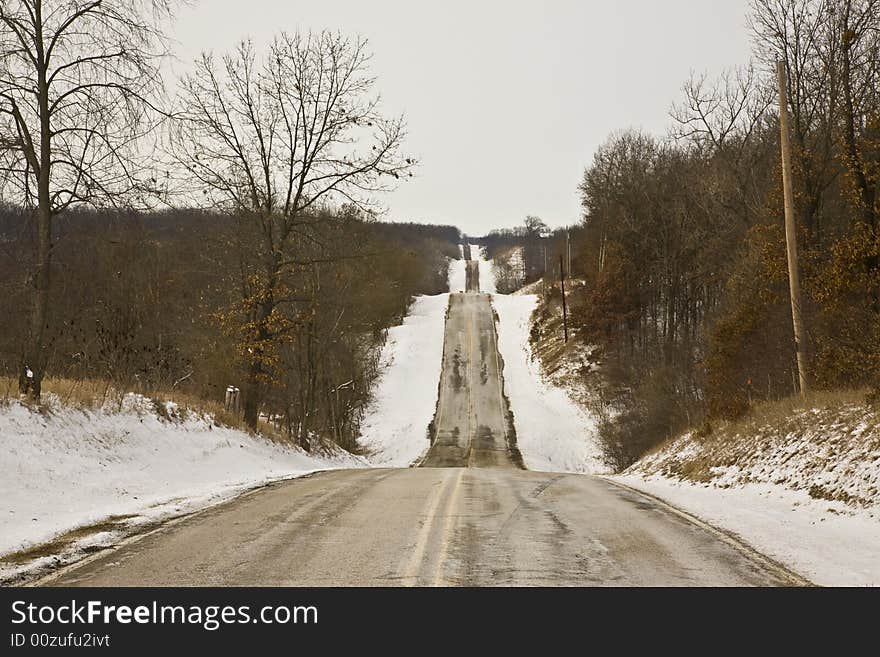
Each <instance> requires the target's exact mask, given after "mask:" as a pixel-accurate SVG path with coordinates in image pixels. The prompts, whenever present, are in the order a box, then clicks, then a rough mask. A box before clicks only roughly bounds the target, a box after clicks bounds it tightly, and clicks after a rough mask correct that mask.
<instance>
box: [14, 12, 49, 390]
mask: <svg viewBox="0 0 880 657" xmlns="http://www.w3.org/2000/svg"><path fill="white" fill-rule="evenodd" d="M35 11H36V19H37V20H36V21H35V24H36V30H37V31H36V34H35V35H34V36H35V39H34V41H35V44H36V56H37V99H38V105H39V114H40V156H39V158H40V176H39V179H38V181H37V202H38V205H37V254H36V256H37V257H36V262H35V263H34V278H33V294H32V296H31V326H30V334H29V335H28V341H27V345H26V347H25V354H24V362H23V363H22V368H21V374H20V375H19V390H20V392H21V393H22V394H24V395H27V397H28V399H30V400H31V401H34V402H39V401H40V394H41V392H42V386H43V377H44V376H45V373H46V364H47V363H46V361H47V356H46V352H47V349H46V344H45V341H46V330H47V328H48V325H49V274H50V269H51V266H52V205H51V203H52V199H51V196H50V180H51V177H50V172H51V166H52V146H51V140H52V136H51V134H52V133H51V126H50V123H49V83H48V80H47V78H46V66H45V53H44V50H43V34H42V6H41V4H40V3H37V4H36V6H35Z"/></svg>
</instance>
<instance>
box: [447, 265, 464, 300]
mask: <svg viewBox="0 0 880 657" xmlns="http://www.w3.org/2000/svg"><path fill="white" fill-rule="evenodd" d="M466 269H467V263H466V262H465V260H464V259H459V260H450V261H449V291H450V292H464V290H465V285H466V284H467V274H466V273H465V270H466Z"/></svg>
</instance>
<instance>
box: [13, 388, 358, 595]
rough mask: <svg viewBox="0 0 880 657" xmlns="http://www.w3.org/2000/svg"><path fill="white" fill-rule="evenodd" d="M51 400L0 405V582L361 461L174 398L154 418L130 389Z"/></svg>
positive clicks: (145, 402)
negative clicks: (252, 491)
mask: <svg viewBox="0 0 880 657" xmlns="http://www.w3.org/2000/svg"><path fill="white" fill-rule="evenodd" d="M50 406H52V407H55V408H56V410H51V411H45V412H43V413H40V412H36V411H32V410H31V409H30V408H28V407H27V406H25V405H23V404H21V403H19V402H18V401H11V402H9V403H8V404H6V405H4V406H0V469H2V472H3V477H2V479H0V500H2V504H0V506H2V508H0V555H6V557H5V558H4V557H0V560H2V561H3V562H4V563H3V566H2V567H0V580H3V579H9V578H10V577H14V576H15V575H16V574H18V573H21V572H23V571H33V570H34V569H39V568H40V567H44V566H46V565H50V564H51V565H56V564H58V563H61V562H64V561H65V560H67V559H69V558H72V557H75V556H77V555H78V554H81V553H82V552H83V551H87V550H94V549H95V548H96V547H97V546H100V545H103V544H112V543H113V542H115V541H117V540H118V539H119V538H120V537H121V536H124V535H125V534H126V533H129V532H130V531H131V530H133V529H135V528H137V527H143V526H144V525H145V524H149V523H152V522H155V521H156V520H159V519H163V518H167V517H171V516H176V515H180V514H182V513H187V512H190V511H194V510H196V509H199V508H201V507H205V506H208V505H211V504H216V503H218V502H222V501H224V500H227V499H229V498H231V497H233V496H235V495H236V494H238V493H241V492H242V491H244V490H247V489H248V488H252V487H255V486H259V485H261V484H265V483H267V482H269V481H273V480H277V479H284V478H289V477H294V476H298V475H303V474H306V473H309V472H314V471H316V470H325V469H330V468H338V467H353V466H360V465H363V461H362V459H359V458H356V457H353V456H351V455H348V454H345V453H340V454H339V455H338V456H334V457H330V456H320V457H315V456H310V455H308V454H305V453H304V452H302V451H301V450H298V449H293V448H289V447H285V446H282V445H279V444H277V443H273V442H270V441H268V440H266V439H262V438H257V437H253V436H251V435H249V434H247V433H244V432H242V431H238V430H236V429H231V428H228V427H222V426H216V425H215V424H214V423H213V422H212V421H211V418H210V417H200V416H196V415H194V414H191V413H190V414H182V413H180V411H179V410H178V409H176V407H175V406H174V405H173V404H169V405H167V406H166V412H165V414H166V415H168V416H169V417H168V419H164V418H160V417H159V414H157V412H156V408H155V406H154V404H153V402H152V401H151V400H149V399H146V398H145V397H141V396H139V395H133V394H130V395H127V396H126V397H125V398H124V400H123V404H122V407H121V408H118V409H113V410H108V409H76V408H69V407H63V406H61V405H60V404H57V403H56V404H51V405H50ZM73 530H76V531H73ZM59 537H62V540H59ZM47 541H53V543H54V545H53V547H52V549H51V550H48V551H46V554H45V555H43V558H42V559H37V560H36V561H34V560H33V559H32V558H31V557H33V556H35V555H29V554H28V553H27V551H28V549H29V548H31V547H32V546H35V545H39V544H42V543H45V542H47ZM10 555H12V556H10Z"/></svg>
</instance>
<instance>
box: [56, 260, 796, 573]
mask: <svg viewBox="0 0 880 657" xmlns="http://www.w3.org/2000/svg"><path fill="white" fill-rule="evenodd" d="M476 264H477V263H473V264H472V265H471V264H469V267H468V270H469V271H468V282H469V285H468V290H470V291H469V292H467V293H464V294H453V295H451V296H450V306H449V312H448V317H447V324H446V334H445V343H444V354H443V372H442V378H441V383H440V391H439V399H438V404H437V412H436V415H435V418H434V423H433V424H434V427H433V429H434V439H433V444H432V446H431V448H430V450H429V451H428V454H427V456H426V458H425V459H424V460H423V462H422V464H421V465H422V466H423V467H420V468H408V469H396V470H395V469H364V470H348V471H335V472H326V473H322V474H317V475H313V476H310V477H306V478H303V479H297V480H292V481H288V482H284V483H278V484H274V485H272V486H269V487H266V488H262V489H259V490H257V491H254V492H252V493H250V494H247V495H244V496H242V497H240V498H238V499H236V500H233V501H231V502H229V503H227V504H224V505H221V506H218V507H214V508H211V509H208V510H206V511H203V512H201V513H198V514H195V515H193V516H190V517H188V518H185V519H182V520H179V521H176V522H172V523H169V524H167V525H165V526H163V527H160V528H159V529H157V530H155V531H153V532H152V533H150V534H147V535H146V536H143V537H140V538H137V539H136V540H133V541H129V542H126V543H124V544H123V545H121V546H120V547H118V548H117V549H114V550H112V551H109V552H106V553H102V554H99V555H95V556H93V557H92V558H90V559H89V560H87V561H85V562H82V563H80V564H78V565H76V566H74V567H72V568H69V569H67V570H65V571H63V572H61V573H59V574H57V575H56V576H55V577H54V578H50V579H47V580H44V581H43V582H42V583H44V584H51V585H61V586H133V585H139V586H162V585H170V586H187V585H189V586H202V585H204V586H227V585H242V586H244V585H265V586H278V585H280V586H285V585H289V586H294V585H295V586H300V585H302V586H309V585H310V586H393V585H414V586H431V585H455V586H495V585H503V586H507V585H547V586H568V585H613V586H623V585H635V586H653V585H658V586H677V585H685V586H694V585H699V586H728V585H730V586H748V585H784V584H793V583H802V582H801V581H800V580H798V579H796V578H795V577H794V576H791V575H790V574H788V573H787V572H786V571H784V570H783V569H782V568H780V567H778V566H776V565H775V564H773V563H772V562H770V561H768V560H766V559H764V558H763V557H761V556H760V555H758V554H756V553H754V552H753V551H751V550H749V549H748V548H746V547H745V546H742V545H740V544H738V543H737V542H736V541H734V540H733V539H731V538H730V537H727V536H726V535H724V534H721V533H719V532H717V531H715V530H713V529H712V528H710V527H707V526H705V525H704V524H702V523H700V522H699V521H696V520H695V519H692V518H689V517H687V516H685V515H684V514H681V513H680V512H678V511H676V510H674V509H672V508H671V507H669V506H667V505H665V504H664V503H662V502H660V501H658V500H655V499H653V498H650V497H648V496H645V495H642V494H640V493H637V492H634V491H631V490H629V489H627V488H623V487H620V486H618V485H616V484H614V483H612V482H610V481H607V480H605V479H603V478H599V477H589V476H584V475H563V474H548V473H540V472H528V471H525V470H523V469H521V467H522V460H521V458H520V456H519V453H518V451H517V450H516V444H515V436H514V435H513V429H512V426H511V423H510V422H509V414H508V413H507V407H506V401H505V399H504V397H503V392H502V390H503V388H502V365H501V361H500V358H499V356H498V350H497V346H496V333H495V324H494V319H493V311H492V306H491V301H490V297H489V296H488V295H485V294H480V293H479V291H478V287H477V286H478V281H479V275H478V274H479V272H478V271H476ZM472 269H473V271H472Z"/></svg>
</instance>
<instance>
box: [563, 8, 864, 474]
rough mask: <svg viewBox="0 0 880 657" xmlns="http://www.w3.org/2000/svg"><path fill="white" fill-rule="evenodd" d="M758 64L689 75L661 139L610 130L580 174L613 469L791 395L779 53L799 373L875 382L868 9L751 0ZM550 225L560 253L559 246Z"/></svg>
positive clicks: (583, 299)
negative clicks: (789, 146) (779, 70)
mask: <svg viewBox="0 0 880 657" xmlns="http://www.w3.org/2000/svg"><path fill="white" fill-rule="evenodd" d="M750 29H751V31H752V36H753V42H754V62H753V64H752V65H750V66H747V67H745V68H742V69H738V70H734V71H730V72H727V73H725V74H723V75H721V76H720V77H719V78H718V79H715V80H713V79H709V78H707V77H706V76H700V75H695V76H692V78H691V79H690V80H689V81H688V82H687V83H686V84H685V85H684V87H683V99H682V101H681V102H679V103H677V104H676V105H675V106H674V107H673V109H672V112H671V116H672V120H673V123H672V130H671V132H670V136H669V137H667V138H657V137H654V136H651V135H648V134H644V133H642V132H638V131H633V130H627V131H624V132H619V133H616V134H614V135H612V136H611V137H610V138H609V139H608V140H607V141H606V142H605V144H604V145H603V146H602V147H601V148H600V149H599V151H598V152H597V153H596V155H595V157H594V160H593V163H592V164H591V165H590V166H589V167H588V168H587V169H586V171H585V172H584V176H583V180H582V182H581V185H580V188H579V189H580V193H581V198H582V205H583V210H584V220H583V224H582V226H580V227H579V228H578V229H577V230H574V231H573V232H572V241H573V243H574V246H573V250H574V253H575V256H574V258H573V268H574V274H575V275H577V276H579V277H581V278H583V279H584V281H585V283H586V284H585V286H584V288H582V290H578V291H577V292H576V293H575V294H574V295H573V297H572V298H571V299H570V302H571V306H572V318H573V321H574V323H575V325H576V327H577V328H578V333H577V334H578V336H579V340H581V341H582V342H583V343H586V344H589V345H597V346H599V347H600V351H601V357H600V358H601V360H602V362H603V368H604V371H605V374H606V380H607V383H606V389H605V390H604V391H603V393H602V394H603V398H604V399H605V402H606V407H607V408H608V409H609V411H608V415H607V418H606V420H607V421H606V422H605V423H604V429H603V431H604V434H605V438H606V444H607V445H608V446H609V450H610V451H611V452H612V454H611V457H612V459H613V460H614V461H616V462H617V464H618V465H626V464H628V463H631V462H632V461H633V460H634V459H635V458H637V457H638V456H639V455H641V454H642V453H644V451H645V450H646V449H647V448H649V447H650V446H652V445H654V444H656V443H657V442H660V441H662V440H664V439H666V438H668V437H670V436H671V435H673V434H674V432H676V431H681V430H683V429H685V428H687V427H699V426H701V424H705V423H710V422H712V420H713V419H715V418H735V417H738V416H740V415H742V414H743V413H745V412H747V410H748V408H749V404H750V403H752V402H753V401H755V400H760V399H778V398H781V397H784V396H787V395H790V394H793V393H796V392H797V390H798V383H797V369H796V364H795V345H794V337H793V334H792V323H791V313H790V306H789V303H788V297H789V290H788V272H787V268H786V255H785V234H784V229H783V193H782V172H781V168H780V163H779V152H780V150H779V134H780V133H779V121H778V113H777V111H776V106H775V102H776V98H777V96H776V77H775V74H776V62H777V61H781V62H782V65H783V68H784V72H785V76H786V78H787V83H788V88H789V90H790V92H789V102H788V108H789V112H790V115H791V124H792V126H791V139H792V143H793V156H792V160H793V174H794V175H793V181H792V184H793V190H794V201H795V202H794V207H795V214H796V217H797V227H798V230H797V239H798V243H799V244H798V246H799V248H800V267H801V271H802V277H803V286H804V300H803V310H804V314H805V316H806V318H807V321H806V326H807V329H808V334H807V338H808V344H809V346H810V349H809V352H808V355H807V356H808V359H809V370H810V371H811V372H813V373H814V377H813V378H814V381H813V383H814V385H815V386H817V387H818V388H820V389H833V388H839V387H849V388H858V387H863V386H876V385H877V383H878V381H877V378H876V372H877V371H878V370H877V365H878V364H880V363H878V358H880V342H878V338H880V322H878V320H880V317H878V312H880V305H878V295H880V278H878V262H880V260H878V256H880V251H878V247H880V242H878V234H877V216H878V211H880V207H878V184H880V95H878V93H880V92H878V90H880V5H878V3H877V2H876V1H875V0H756V1H755V2H754V3H753V4H752V8H751V13H750ZM560 239H561V236H558V235H557V239H556V240H555V248H556V249H557V250H559V249H561V245H560V243H559V242H560Z"/></svg>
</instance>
